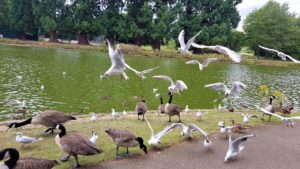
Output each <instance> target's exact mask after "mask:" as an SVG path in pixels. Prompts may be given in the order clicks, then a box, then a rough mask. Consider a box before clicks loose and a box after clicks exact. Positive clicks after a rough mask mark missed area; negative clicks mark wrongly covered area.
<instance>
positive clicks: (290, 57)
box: [285, 54, 300, 63]
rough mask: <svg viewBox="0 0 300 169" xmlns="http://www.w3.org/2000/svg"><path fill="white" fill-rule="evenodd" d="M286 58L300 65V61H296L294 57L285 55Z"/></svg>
mask: <svg viewBox="0 0 300 169" xmlns="http://www.w3.org/2000/svg"><path fill="white" fill-rule="evenodd" d="M285 56H286V57H287V58H289V59H291V60H292V61H293V62H295V63H300V61H299V60H296V59H294V58H293V57H292V56H290V55H287V54H285Z"/></svg>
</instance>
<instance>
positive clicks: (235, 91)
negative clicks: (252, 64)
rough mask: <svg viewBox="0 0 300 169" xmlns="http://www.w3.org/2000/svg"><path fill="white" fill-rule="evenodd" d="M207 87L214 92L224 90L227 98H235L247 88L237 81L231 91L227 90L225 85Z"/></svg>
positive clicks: (215, 84)
mask: <svg viewBox="0 0 300 169" xmlns="http://www.w3.org/2000/svg"><path fill="white" fill-rule="evenodd" d="M205 87H209V88H211V89H213V90H216V91H219V90H222V91H223V92H224V93H225V96H235V95H236V94H238V93H240V92H241V91H242V90H243V89H245V88H246V87H247V86H246V85H245V84H243V83H241V82H239V81H235V82H233V83H232V87H231V89H229V88H227V87H226V85H225V84H224V83H213V84H208V85H205Z"/></svg>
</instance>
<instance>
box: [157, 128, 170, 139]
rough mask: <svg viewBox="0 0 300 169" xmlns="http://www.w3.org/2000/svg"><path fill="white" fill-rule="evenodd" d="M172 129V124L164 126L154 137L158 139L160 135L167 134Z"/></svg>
mask: <svg viewBox="0 0 300 169" xmlns="http://www.w3.org/2000/svg"><path fill="white" fill-rule="evenodd" d="M172 130H173V126H172V125H170V126H167V127H165V128H164V129H163V130H161V131H160V132H158V133H157V134H156V135H155V136H154V137H156V139H158V140H159V139H160V138H161V137H163V136H165V135H166V134H168V133H169V132H170V131H172Z"/></svg>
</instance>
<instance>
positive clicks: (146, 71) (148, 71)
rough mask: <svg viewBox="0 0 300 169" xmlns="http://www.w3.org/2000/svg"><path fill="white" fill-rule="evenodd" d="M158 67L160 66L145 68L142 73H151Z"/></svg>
mask: <svg viewBox="0 0 300 169" xmlns="http://www.w3.org/2000/svg"><path fill="white" fill-rule="evenodd" d="M158 68H159V66H157V67H154V68H151V69H146V70H143V71H141V74H146V73H151V72H152V71H153V70H156V69H158Z"/></svg>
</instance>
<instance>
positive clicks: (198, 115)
mask: <svg viewBox="0 0 300 169" xmlns="http://www.w3.org/2000/svg"><path fill="white" fill-rule="evenodd" d="M205 114H206V113H202V112H201V111H200V110H198V112H197V113H196V116H197V117H198V119H201V118H202V116H204V115H205Z"/></svg>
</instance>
